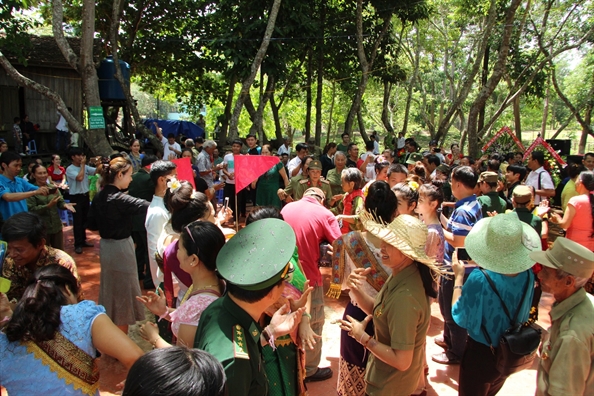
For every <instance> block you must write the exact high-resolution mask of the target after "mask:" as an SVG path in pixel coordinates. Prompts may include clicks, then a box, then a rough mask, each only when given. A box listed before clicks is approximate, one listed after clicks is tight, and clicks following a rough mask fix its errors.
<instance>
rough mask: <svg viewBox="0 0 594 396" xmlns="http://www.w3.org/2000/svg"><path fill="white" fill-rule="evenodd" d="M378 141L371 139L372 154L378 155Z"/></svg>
mask: <svg viewBox="0 0 594 396" xmlns="http://www.w3.org/2000/svg"><path fill="white" fill-rule="evenodd" d="M379 153H380V152H379V142H378V141H377V140H374V141H373V154H375V155H379Z"/></svg>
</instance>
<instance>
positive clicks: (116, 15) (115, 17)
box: [109, 0, 163, 150]
mask: <svg viewBox="0 0 594 396" xmlns="http://www.w3.org/2000/svg"><path fill="white" fill-rule="evenodd" d="M121 12H122V1H121V0H113V6H112V14H111V24H110V26H109V41H110V42H111V55H112V56H113V63H114V70H115V78H116V80H118V82H119V83H120V87H121V88H122V92H124V96H125V97H126V104H127V105H128V108H129V109H130V112H131V113H132V118H133V119H134V125H135V127H136V129H137V130H139V131H140V133H142V136H144V137H145V138H147V139H149V140H150V142H151V144H152V145H153V147H155V148H159V149H161V150H163V143H161V142H160V141H159V139H157V136H156V135H155V134H154V133H153V132H152V131H151V130H150V129H148V128H147V127H145V126H144V123H143V122H142V119H141V118H140V113H139V112H138V108H137V107H136V101H135V100H134V97H133V96H132V92H131V91H130V85H128V84H127V83H126V81H125V80H124V76H123V74H122V69H121V68H120V59H119V55H118V49H119V45H118V31H119V28H120V15H121Z"/></svg>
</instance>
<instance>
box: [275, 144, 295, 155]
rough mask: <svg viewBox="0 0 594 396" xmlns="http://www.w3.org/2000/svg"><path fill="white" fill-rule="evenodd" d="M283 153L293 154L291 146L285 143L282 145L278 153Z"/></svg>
mask: <svg viewBox="0 0 594 396" xmlns="http://www.w3.org/2000/svg"><path fill="white" fill-rule="evenodd" d="M282 154H288V155H289V157H290V156H291V148H290V147H287V145H286V144H283V145H282V146H280V147H279V148H278V151H277V152H276V155H279V156H280V155H282Z"/></svg>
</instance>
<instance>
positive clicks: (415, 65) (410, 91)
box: [384, 28, 422, 136]
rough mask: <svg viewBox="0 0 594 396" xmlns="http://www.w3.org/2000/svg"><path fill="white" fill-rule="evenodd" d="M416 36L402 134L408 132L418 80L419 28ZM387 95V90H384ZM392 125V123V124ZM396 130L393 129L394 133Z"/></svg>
mask: <svg viewBox="0 0 594 396" xmlns="http://www.w3.org/2000/svg"><path fill="white" fill-rule="evenodd" d="M416 38H417V45H416V46H415V55H414V59H413V74H412V76H411V78H410V82H409V84H408V87H407V92H406V105H405V107H404V119H403V121H402V136H406V133H407V132H408V119H409V117H410V106H411V104H412V98H413V88H414V82H415V81H416V80H417V76H418V75H419V60H420V58H421V48H422V46H421V35H420V33H419V29H418V28H417V30H416ZM384 95H385V91H384ZM390 125H391V124H390ZM393 132H394V130H392V133H393Z"/></svg>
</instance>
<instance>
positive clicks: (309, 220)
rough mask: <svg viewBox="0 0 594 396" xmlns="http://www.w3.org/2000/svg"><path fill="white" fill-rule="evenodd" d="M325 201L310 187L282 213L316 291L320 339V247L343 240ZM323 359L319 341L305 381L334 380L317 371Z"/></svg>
mask: <svg viewBox="0 0 594 396" xmlns="http://www.w3.org/2000/svg"><path fill="white" fill-rule="evenodd" d="M325 200H326V197H325V194H324V192H323V191H322V190H321V189H320V188H317V187H310V188H308V189H307V190H305V193H304V194H303V198H302V199H300V200H299V201H295V202H291V203H289V204H287V205H285V207H284V208H283V209H282V210H281V214H282V215H283V217H284V219H285V221H286V222H287V223H289V225H290V226H291V227H292V228H293V231H295V235H296V237H297V248H298V250H299V259H300V261H301V264H302V267H303V271H304V272H305V277H306V278H307V279H308V280H309V285H310V286H312V287H313V288H314V289H313V291H312V293H311V308H310V314H311V319H310V325H311V328H312V330H313V331H314V332H315V333H316V334H317V335H319V336H321V335H322V329H323V328H324V284H323V281H322V274H321V273H320V270H319V267H318V261H319V260H320V244H321V243H323V242H328V243H332V242H334V240H336V239H337V238H339V237H340V236H341V232H340V228H339V226H338V222H337V221H336V218H335V217H334V215H333V214H332V212H330V211H329V210H328V209H326V208H325V207H324V205H323V202H324V201H325ZM233 238H235V237H233ZM321 358H322V340H319V341H318V342H317V343H316V345H315V346H314V349H313V350H307V351H306V354H305V375H306V378H305V380H306V381H323V380H327V379H329V378H331V377H332V370H331V369H330V368H319V367H318V365H319V364H320V360H321Z"/></svg>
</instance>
